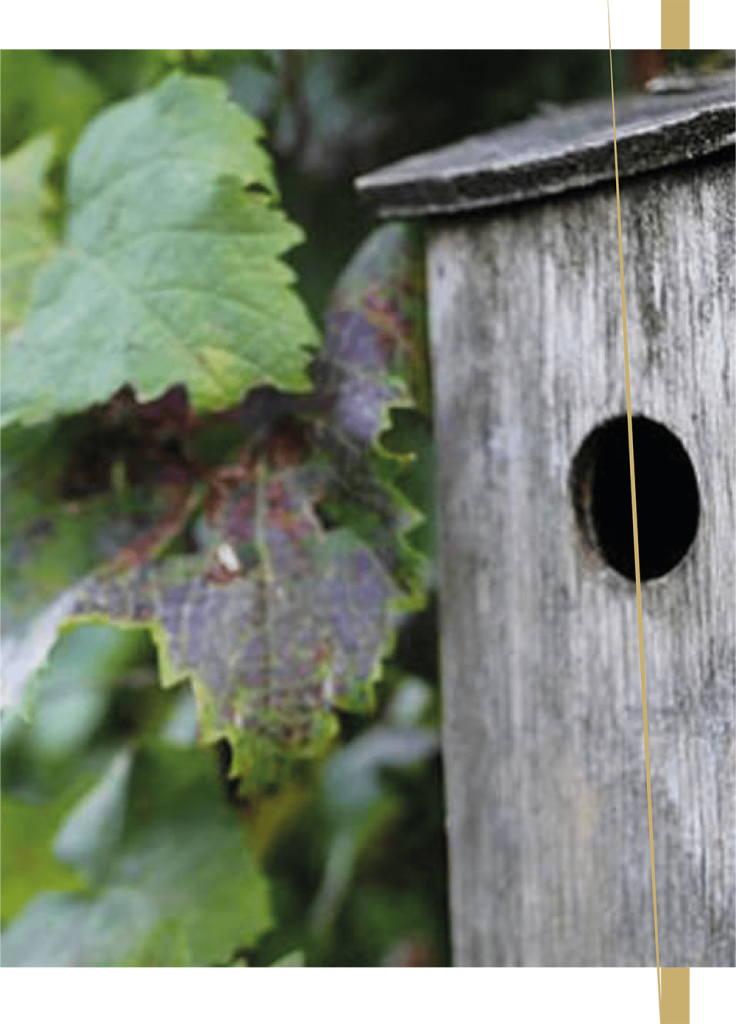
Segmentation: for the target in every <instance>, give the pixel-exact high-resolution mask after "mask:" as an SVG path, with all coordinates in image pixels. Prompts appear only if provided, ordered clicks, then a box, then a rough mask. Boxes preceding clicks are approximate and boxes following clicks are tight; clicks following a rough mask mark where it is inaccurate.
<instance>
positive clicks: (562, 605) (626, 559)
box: [358, 75, 736, 967]
mask: <svg viewBox="0 0 736 1024" xmlns="http://www.w3.org/2000/svg"><path fill="white" fill-rule="evenodd" d="M616 122H617V137H618V152H619V173H620V175H621V218H622V232H623V250H624V269H625V277H626V296H627V319H628V336H629V357H630V369H631V389H632V405H633V411H634V414H635V416H636V419H635V433H634V448H635V460H636V473H637V482H638V484H637V504H638V509H639V538H640V542H639V543H640V554H641V561H642V575H643V576H646V578H645V579H644V581H643V586H642V602H643V617H644V618H643V629H644V650H645V657H646V676H647V696H648V715H649V743H650V765H651V782H652V799H653V829H654V853H655V864H656V880H657V907H658V924H659V948H660V962H661V964H662V966H664V967H672V966H721V965H730V966H733V965H734V961H735V952H736V936H735V930H734V929H735V926H734V922H735V915H736V904H735V892H736V884H735V883H736V851H735V845H736V844H735V839H734V837H735V829H736V772H735V762H734V758H735V755H736V748H735V745H734V735H735V734H734V726H735V719H736V715H735V700H736V642H735V637H736V621H735V616H734V607H735V594H736V574H735V561H736V559H735V548H736V525H735V524H736V520H735V518H734V487H735V484H734V481H735V480H736V405H735V384H736V375H735V373H734V362H735V361H736V346H735V343H734V337H735V333H736V280H735V271H734V249H735V244H736V237H735V233H734V79H733V75H730V76H729V77H728V78H727V79H726V81H725V83H724V81H723V80H720V81H719V82H717V83H716V84H714V85H713V86H712V87H711V88H710V89H706V90H703V91H702V92H701V91H699V92H697V93H690V94H687V95H684V96H683V95H679V96H661V97H654V96H651V97H632V98H631V99H629V100H628V101H627V99H626V98H622V99H621V100H618V101H617V103H616ZM613 173H614V162H613V143H612V127H611V109H610V102H608V103H605V102H604V103H601V104H593V105H586V106H584V107H580V108H576V109H575V110H572V111H563V112H561V113H560V114H559V115H556V116H554V117H552V118H544V119H537V120H534V121H531V122H527V123H526V124H523V125H521V126H517V127H515V128H511V129H506V130H503V131H501V132H497V133H496V134H495V135H492V136H489V137H487V138H479V139H471V140H468V141H466V142H464V143H461V144H459V145H458V146H455V147H450V148H448V149H444V150H441V151H438V152H437V153H434V154H430V155H427V156H420V157H416V158H412V159H411V160H407V161H403V162H402V163H401V164H397V165H394V166H393V167H390V168H386V169H384V170H382V171H379V172H376V173H375V174H372V175H369V176H367V177H365V178H364V179H361V180H360V181H359V182H358V186H359V188H360V189H361V190H362V191H363V192H364V193H365V194H366V195H367V196H369V197H371V198H373V199H374V200H375V201H376V202H377V203H378V205H379V208H380V209H381V211H382V212H383V213H384V214H385V215H393V216H422V217H426V218H428V232H427V234H428V247H427V268H428V282H429V323H430V335H431V346H432V359H433V376H434V386H435V395H434V402H435V405H434V412H435V430H436V444H437V451H438V462H439V476H438V482H437V494H438V502H439V513H440V520H441V529H442V532H441V565H440V574H439V578H440V608H441V648H442V672H443V681H442V683H443V694H444V736H443V747H444V763H445V777H446V800H447V822H448V838H449V853H450V875H451V887H450V888H451V917H452V934H453V947H454V961H455V963H456V964H457V965H461V966H472V965H484V966H549V967H553V966H645V965H653V964H654V962H655V945H654V924H653V913H652V886H651V873H650V858H649V829H648V821H647V801H646V780H645V765H644V742H643V727H642V706H641V689H640V671H639V648H638V627H637V611H636V596H635V586H634V582H633V579H632V578H631V577H632V576H633V540H632V532H631V500H630V491H629V475H628V474H629V468H628V441H627V434H626V426H625V419H624V420H623V421H622V420H621V419H620V418H621V417H625V413H626V399H625V382H624V362H623V330H622V315H621V292H620V279H619V264H618V238H617V222H616V200H615V190H614V183H613ZM622 424H623V426H622Z"/></svg>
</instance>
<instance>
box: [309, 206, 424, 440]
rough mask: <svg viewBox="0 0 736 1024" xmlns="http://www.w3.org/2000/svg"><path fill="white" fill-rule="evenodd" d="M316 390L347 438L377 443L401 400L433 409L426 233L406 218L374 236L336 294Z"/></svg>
mask: <svg viewBox="0 0 736 1024" xmlns="http://www.w3.org/2000/svg"><path fill="white" fill-rule="evenodd" d="M325 326H326V334H325V343H324V347H323V349H322V350H321V352H320V354H319V356H318V358H317V360H316V361H315V366H314V375H315V382H316V386H317V390H318V391H321V392H323V393H327V394H330V395H332V396H333V404H332V407H331V410H330V414H329V422H330V424H331V426H332V428H333V430H334V431H335V432H336V433H337V434H338V435H339V436H340V437H341V438H343V440H344V441H345V442H347V443H350V444H352V445H353V446H354V445H356V444H357V445H359V446H360V447H363V448H364V447H368V446H375V445H376V443H377V441H378V437H379V434H380V433H381V432H382V431H383V430H384V429H385V428H386V427H387V426H389V423H390V419H389V412H390V410H391V408H392V407H395V406H407V405H409V406H411V405H418V406H419V408H421V409H423V410H424V411H428V408H429V383H428V380H429V378H428V363H427V354H426V340H425V325H424V262H423V249H422V242H421V237H420V236H419V234H418V233H417V231H416V229H415V228H413V227H410V226H409V225H406V224H389V225H387V226H384V227H382V228H379V229H378V230H377V231H375V232H373V234H372V235H370V236H369V238H368V240H367V241H366V242H365V243H364V244H363V245H362V246H361V247H360V249H358V251H357V253H356V254H355V256H354V257H353V259H352V260H351V261H350V263H349V264H348V266H347V267H346V269H345V271H344V273H343V274H342V276H341V277H340V279H339V281H338V282H337V285H336V286H335V290H334V292H333V293H332V296H331V298H330V304H329V308H328V311H327V317H326V325H325Z"/></svg>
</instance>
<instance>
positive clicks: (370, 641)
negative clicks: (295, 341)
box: [72, 464, 415, 787]
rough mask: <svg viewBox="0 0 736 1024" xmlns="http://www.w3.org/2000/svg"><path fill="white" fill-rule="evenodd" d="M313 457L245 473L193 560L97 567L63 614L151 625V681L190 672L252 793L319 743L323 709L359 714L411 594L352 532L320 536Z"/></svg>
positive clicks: (208, 727)
mask: <svg viewBox="0 0 736 1024" xmlns="http://www.w3.org/2000/svg"><path fill="white" fill-rule="evenodd" d="M328 479H329V477H328V475H327V474H326V472H325V469H324V468H321V467H320V466H319V465H316V464H305V465H300V466H289V467H287V468H285V469H282V470H269V469H267V468H266V467H265V466H264V465H263V464H258V465H256V466H255V467H251V468H250V469H248V470H243V473H242V478H241V479H240V480H237V479H236V480H235V481H234V482H233V483H232V484H231V486H230V488H229V489H228V490H227V491H226V492H224V493H223V494H222V495H221V496H220V498H219V500H218V501H217V502H216V503H215V504H214V505H213V506H211V507H210V508H209V509H208V515H207V521H206V523H205V526H204V532H203V534H202V540H203V543H204V544H205V551H204V552H203V553H202V554H199V555H181V556H170V557H168V558H166V559H165V560H163V561H161V562H160V563H158V564H156V563H145V564H143V565H140V566H137V567H136V568H134V569H132V570H130V571H128V572H127V573H122V574H118V575H98V576H97V577H96V578H95V579H94V580H93V581H91V582H90V583H89V584H88V585H87V586H86V588H85V590H84V592H83V593H82V595H81V596H80V597H79V598H78V599H77V602H76V605H75V607H74V609H73V611H72V619H74V618H76V619H82V620H88V619H102V620H104V621H110V622H113V623H119V624H122V625H138V626H140V625H144V624H145V625H149V626H150V627H151V629H152V633H153V637H154V640H155V642H156V644H157V647H158V650H159V660H160V666H161V674H162V682H163V684H164V685H171V684H173V683H174V682H177V681H178V680H180V679H182V678H183V677H185V676H190V677H191V678H192V682H193V685H194V689H195V693H196V696H197V702H198V709H199V717H200V725H201V730H202V737H203V739H204V740H205V741H212V740H215V739H217V738H218V737H222V736H226V737H227V738H228V739H229V740H230V742H231V744H232V746H233V751H234V758H233V766H232V770H233V774H238V775H244V776H245V785H246V786H249V787H250V786H253V787H257V786H259V785H260V784H261V783H263V782H264V781H266V780H267V779H269V778H270V777H272V776H273V774H274V772H275V771H276V770H277V769H278V767H279V764H280V763H281V762H283V761H284V759H287V758H288V757H289V756H294V755H298V754H300V753H306V752H315V751H316V750H319V749H322V748H323V747H324V745H325V743H326V741H327V740H329V739H330V738H331V736H332V735H334V731H335V723H334V720H333V719H332V716H331V714H330V711H331V710H332V709H333V708H336V707H340V708H346V709H350V710H354V711H357V710H365V709H366V708H368V707H370V706H371V700H372V686H371V683H372V682H373V681H374V679H375V678H376V676H377V674H378V670H379V666H380V662H381V658H382V656H383V655H384V653H385V652H386V650H387V648H388V646H390V644H391V643H392V641H393V635H394V631H395V627H396V625H397V623H398V621H399V617H400V615H401V613H402V610H404V611H405V610H406V608H407V607H409V606H411V605H412V603H413V602H414V601H415V595H414V594H412V593H411V592H410V591H409V592H407V591H405V590H402V588H401V587H400V585H399V583H398V582H397V580H396V578H395V577H394V576H393V575H392V573H391V572H390V571H389V569H388V568H387V566H386V565H385V564H384V562H383V561H382V560H381V557H380V554H378V553H376V552H375V551H373V550H372V549H371V548H370V547H369V546H368V545H367V544H366V543H364V542H363V541H361V540H360V539H359V538H358V537H357V536H356V535H355V534H354V533H353V532H352V531H350V530H347V529H334V530H325V529H324V528H323V526H322V525H321V523H320V521H319V519H318V516H317V514H316V511H315V506H316V504H317V502H318V500H319V498H320V496H321V493H322V491H323V489H324V487H325V484H326V482H327V480H328Z"/></svg>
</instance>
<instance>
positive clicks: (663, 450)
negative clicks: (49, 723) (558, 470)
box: [571, 416, 700, 580]
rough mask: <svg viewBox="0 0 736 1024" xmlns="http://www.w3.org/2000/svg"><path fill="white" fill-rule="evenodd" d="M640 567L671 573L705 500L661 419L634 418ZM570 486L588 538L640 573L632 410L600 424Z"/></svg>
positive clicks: (615, 564) (647, 574) (630, 575)
mask: <svg viewBox="0 0 736 1024" xmlns="http://www.w3.org/2000/svg"><path fill="white" fill-rule="evenodd" d="M632 433H633V438H634V469H635V474H636V515H637V526H638V536H639V568H640V573H641V579H642V580H649V579H656V578H657V577H659V576H664V575H665V574H666V573H668V572H670V571H671V570H672V569H674V568H675V566H676V565H677V564H678V563H679V562H680V561H681V559H682V558H683V557H684V555H685V553H686V552H687V550H688V548H689V547H690V545H691V544H692V542H693V540H694V538H695V533H696V531H697V528H698V519H699V517H700V499H699V497H698V485H697V481H696V479H695V471H694V469H693V465H692V462H691V461H690V458H689V456H688V454H687V452H686V451H685V448H684V447H683V445H682V443H681V442H680V441H679V439H678V438H677V437H676V436H675V435H674V434H673V433H672V431H671V430H668V428H667V427H665V426H664V425H663V424H662V423H657V422H655V421H654V420H650V419H648V418H647V417H646V416H634V417H632ZM571 489H572V497H573V503H574V505H575V512H576V515H577V519H578V524H579V526H580V528H581V530H582V532H583V535H584V537H585V539H586V541H587V543H588V544H590V545H592V546H593V547H594V548H595V549H596V550H597V551H598V552H599V554H600V555H601V556H602V557H603V558H604V559H605V561H606V562H607V563H608V564H609V565H610V566H611V567H612V568H613V569H615V570H616V571H617V572H618V573H620V574H621V575H622V576H625V577H626V578H627V579H630V580H633V579H635V578H636V575H635V568H634V534H633V524H632V515H631V478H630V472H629V433H628V426H627V421H626V417H625V416H617V417H615V418H614V419H611V420H608V421H606V422H605V423H602V424H600V425H599V426H597V427H596V428H595V429H594V430H593V431H592V432H591V433H590V434H588V436H587V438H586V439H585V441H584V442H583V444H582V445H581V447H580V449H579V451H578V453H577V455H576V456H575V458H574V459H573V464H572V473H571Z"/></svg>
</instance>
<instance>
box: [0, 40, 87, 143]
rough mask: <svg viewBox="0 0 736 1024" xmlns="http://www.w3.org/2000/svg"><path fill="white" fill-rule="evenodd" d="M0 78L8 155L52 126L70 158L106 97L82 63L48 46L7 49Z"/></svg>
mask: <svg viewBox="0 0 736 1024" xmlns="http://www.w3.org/2000/svg"><path fill="white" fill-rule="evenodd" d="M0 82H1V84H0V103H1V104H2V117H1V118H0V126H1V127H2V149H3V152H4V153H7V152H9V151H10V150H12V149H13V148H14V147H15V146H17V145H19V144H20V143H21V142H22V141H23V140H25V139H28V138H30V136H31V135H36V134H38V133H39V132H46V131H48V130H53V133H54V137H55V139H56V143H57V146H58V152H59V153H60V154H61V155H62V156H64V157H66V155H67V154H68V152H69V150H70V149H71V147H72V145H73V144H74V142H75V141H76V139H77V137H78V135H79V133H80V131H81V130H82V128H83V127H84V124H85V122H86V121H87V120H88V119H89V118H90V117H91V116H92V114H94V113H95V111H96V110H98V109H99V107H100V106H101V105H102V103H103V100H104V92H103V89H102V88H101V86H100V84H99V83H98V82H97V81H96V80H95V79H94V78H93V77H92V76H91V75H90V74H88V73H87V72H86V71H84V70H83V69H82V68H81V67H80V66H79V65H78V64H76V63H74V62H72V61H70V60H64V59H61V58H59V57H58V56H55V55H54V56H52V55H51V54H50V53H48V52H44V51H43V50H3V52H2V61H1V62H0Z"/></svg>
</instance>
